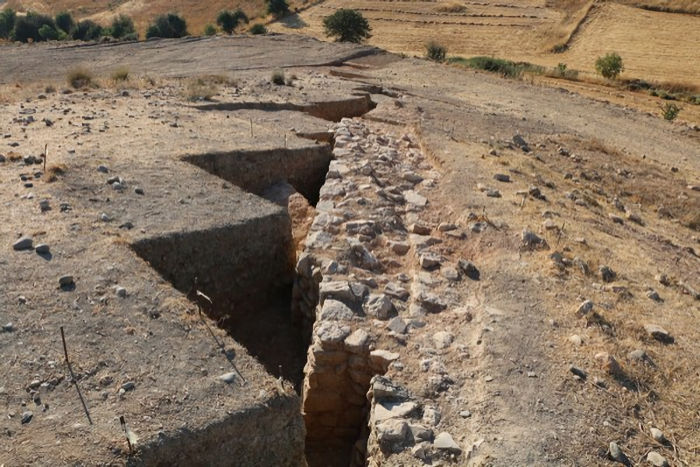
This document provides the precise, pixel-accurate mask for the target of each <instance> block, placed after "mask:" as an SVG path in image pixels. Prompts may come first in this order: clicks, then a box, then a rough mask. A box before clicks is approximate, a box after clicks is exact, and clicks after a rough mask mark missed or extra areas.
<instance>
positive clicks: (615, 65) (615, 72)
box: [595, 52, 625, 79]
mask: <svg viewBox="0 0 700 467" xmlns="http://www.w3.org/2000/svg"><path fill="white" fill-rule="evenodd" d="M595 69H596V71H597V72H598V73H599V74H600V75H601V76H602V77H603V78H607V79H615V78H617V77H618V76H619V75H620V73H622V72H623V71H625V67H624V65H623V63H622V57H620V55H619V54H617V53H615V52H611V53H608V54H605V55H604V56H602V57H598V59H597V60H596V61H595Z"/></svg>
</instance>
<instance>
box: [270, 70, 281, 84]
mask: <svg viewBox="0 0 700 467" xmlns="http://www.w3.org/2000/svg"><path fill="white" fill-rule="evenodd" d="M270 81H272V83H273V84H276V85H277V86H283V85H284V83H285V81H284V71H282V70H277V71H275V72H273V73H272V77H271V78H270Z"/></svg>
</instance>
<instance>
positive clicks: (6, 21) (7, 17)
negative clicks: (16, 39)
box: [0, 8, 17, 39]
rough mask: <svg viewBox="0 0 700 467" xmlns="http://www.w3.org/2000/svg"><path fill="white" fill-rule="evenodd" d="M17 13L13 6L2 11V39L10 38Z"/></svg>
mask: <svg viewBox="0 0 700 467" xmlns="http://www.w3.org/2000/svg"><path fill="white" fill-rule="evenodd" d="M16 19H17V13H15V10H13V9H12V8H8V9H7V10H2V11H0V39H9V38H10V35H11V34H12V30H13V29H14V27H15V20H16Z"/></svg>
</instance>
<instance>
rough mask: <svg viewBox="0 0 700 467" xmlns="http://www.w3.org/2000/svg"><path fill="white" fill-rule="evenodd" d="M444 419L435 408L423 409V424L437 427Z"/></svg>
mask: <svg viewBox="0 0 700 467" xmlns="http://www.w3.org/2000/svg"><path fill="white" fill-rule="evenodd" d="M441 418H442V415H441V414H440V412H439V411H438V410H437V409H435V408H433V407H426V408H425V409H423V418H422V420H423V423H425V424H426V425H429V426H436V425H437V424H438V423H440V419H441Z"/></svg>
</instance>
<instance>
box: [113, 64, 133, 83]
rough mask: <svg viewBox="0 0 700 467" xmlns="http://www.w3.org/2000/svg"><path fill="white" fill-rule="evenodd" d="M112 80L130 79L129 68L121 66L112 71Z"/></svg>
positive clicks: (122, 80) (123, 80)
mask: <svg viewBox="0 0 700 467" xmlns="http://www.w3.org/2000/svg"><path fill="white" fill-rule="evenodd" d="M112 81H114V82H125V81H129V68H127V67H119V68H117V69H116V70H114V71H113V72H112Z"/></svg>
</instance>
